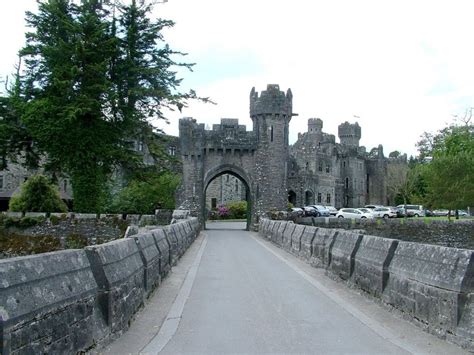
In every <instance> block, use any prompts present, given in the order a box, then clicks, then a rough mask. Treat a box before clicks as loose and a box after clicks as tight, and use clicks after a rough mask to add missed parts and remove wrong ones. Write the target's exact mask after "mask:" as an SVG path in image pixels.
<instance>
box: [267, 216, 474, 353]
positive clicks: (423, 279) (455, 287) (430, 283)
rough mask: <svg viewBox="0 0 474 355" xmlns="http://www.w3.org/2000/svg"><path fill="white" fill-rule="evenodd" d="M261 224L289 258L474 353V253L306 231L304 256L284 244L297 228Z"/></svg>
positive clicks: (346, 233)
mask: <svg viewBox="0 0 474 355" xmlns="http://www.w3.org/2000/svg"><path fill="white" fill-rule="evenodd" d="M261 224H262V226H261V228H260V230H259V232H260V234H261V235H263V236H264V237H266V238H268V239H270V240H272V241H273V242H274V243H276V244H278V245H280V246H281V247H282V248H284V249H286V250H287V251H288V252H291V253H293V254H296V255H298V256H299V257H301V258H303V259H305V260H306V261H307V262H308V263H310V264H311V265H312V266H314V267H318V268H324V269H326V270H327V271H328V274H329V275H330V276H332V277H335V278H338V279H343V280H345V281H346V282H348V283H349V284H351V285H352V286H355V287H358V288H360V289H362V290H364V291H365V292H367V293H368V294H370V295H372V296H374V297H376V298H377V299H379V300H381V301H383V302H384V303H385V304H386V305H388V306H390V307H393V308H395V309H398V310H399V311H400V312H402V313H403V314H404V315H405V316H407V317H409V319H411V320H412V321H413V322H414V323H415V324H417V325H419V326H421V327H422V328H423V329H424V330H427V331H428V332H430V333H432V334H435V335H438V336H440V337H442V338H447V339H448V340H449V341H452V342H454V343H457V344H459V345H461V346H464V347H466V348H467V349H469V350H470V351H473V350H474V251H473V250H468V249H457V248H448V247H443V246H438V245H429V244H422V243H413V242H404V241H398V240H395V239H389V238H383V237H376V236H371V235H364V234H362V233H361V231H360V230H353V231H348V230H342V229H336V228H332V229H329V228H321V227H319V228H316V227H312V226H306V228H305V229H304V232H303V236H302V243H301V244H300V245H301V250H300V251H298V250H295V248H292V246H291V245H290V244H288V243H285V238H282V235H285V233H288V235H286V238H289V235H290V234H291V233H292V234H295V231H296V228H295V227H294V224H293V222H291V221H290V222H288V221H268V220H265V219H264V220H263V221H261ZM299 233H300V232H298V236H297V238H296V239H298V238H300V237H299Z"/></svg>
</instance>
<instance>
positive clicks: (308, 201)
mask: <svg viewBox="0 0 474 355" xmlns="http://www.w3.org/2000/svg"><path fill="white" fill-rule="evenodd" d="M304 205H305V206H309V205H314V194H313V191H311V190H306V192H305V193H304Z"/></svg>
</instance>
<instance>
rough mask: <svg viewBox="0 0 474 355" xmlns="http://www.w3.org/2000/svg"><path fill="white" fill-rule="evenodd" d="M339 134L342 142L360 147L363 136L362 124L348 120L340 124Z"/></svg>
mask: <svg viewBox="0 0 474 355" xmlns="http://www.w3.org/2000/svg"><path fill="white" fill-rule="evenodd" d="M338 135H339V140H340V142H341V144H343V145H346V146H351V147H358V146H359V141H360V137H361V130H360V126H359V124H358V123H357V122H356V123H354V124H351V123H349V122H347V121H346V122H344V123H342V124H340V125H339V127H338Z"/></svg>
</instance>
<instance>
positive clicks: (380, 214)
mask: <svg viewBox="0 0 474 355" xmlns="http://www.w3.org/2000/svg"><path fill="white" fill-rule="evenodd" d="M372 214H373V215H374V217H377V218H395V217H397V212H396V210H395V209H392V208H390V207H377V208H374V210H373V211H372Z"/></svg>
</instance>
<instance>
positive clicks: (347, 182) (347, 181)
mask: <svg viewBox="0 0 474 355" xmlns="http://www.w3.org/2000/svg"><path fill="white" fill-rule="evenodd" d="M348 188H349V178H348V177H346V189H348Z"/></svg>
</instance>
